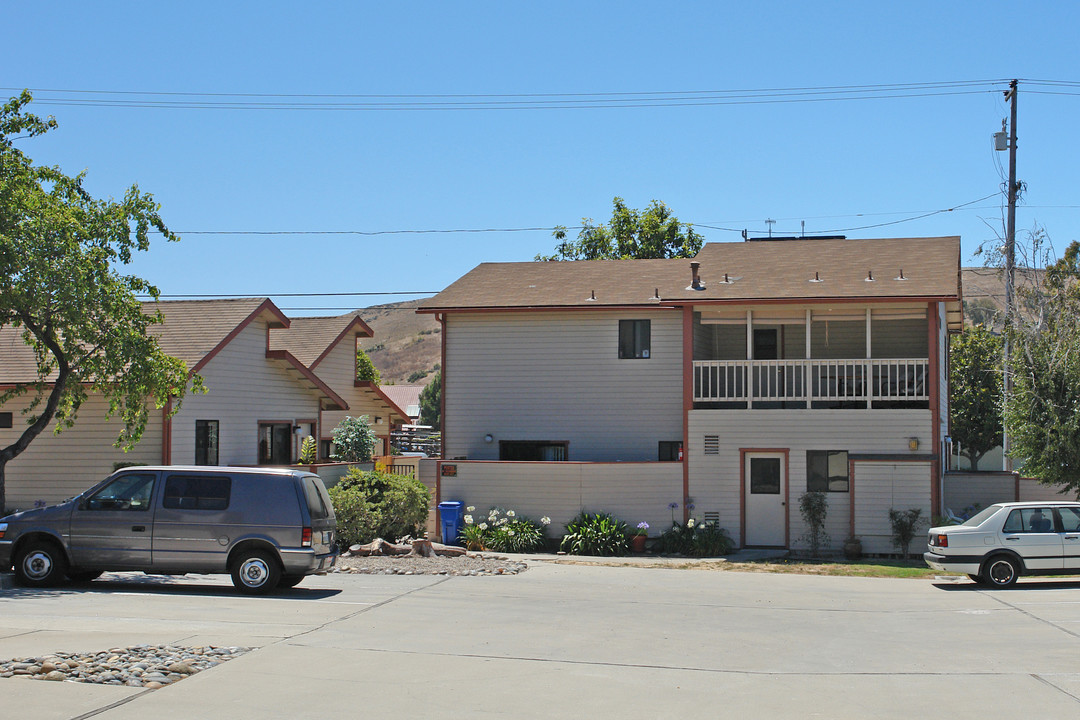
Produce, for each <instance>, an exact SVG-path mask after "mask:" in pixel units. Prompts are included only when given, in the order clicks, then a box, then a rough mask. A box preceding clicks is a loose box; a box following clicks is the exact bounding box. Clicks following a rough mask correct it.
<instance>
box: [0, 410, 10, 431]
mask: <svg viewBox="0 0 1080 720" xmlns="http://www.w3.org/2000/svg"><path fill="white" fill-rule="evenodd" d="M11 423H12V416H11V413H9V412H0V428H9V427H11Z"/></svg>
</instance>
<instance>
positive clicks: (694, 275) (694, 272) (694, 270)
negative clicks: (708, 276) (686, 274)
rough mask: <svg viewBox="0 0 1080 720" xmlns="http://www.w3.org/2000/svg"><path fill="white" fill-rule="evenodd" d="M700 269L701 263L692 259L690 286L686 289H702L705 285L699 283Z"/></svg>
mask: <svg viewBox="0 0 1080 720" xmlns="http://www.w3.org/2000/svg"><path fill="white" fill-rule="evenodd" d="M700 269H701V263H699V262H698V261H697V260H694V261H692V262H691V263H690V287H688V288H686V289H687V290H704V289H705V286H704V285H702V284H701V275H700V273H699V272H698V271H699V270H700Z"/></svg>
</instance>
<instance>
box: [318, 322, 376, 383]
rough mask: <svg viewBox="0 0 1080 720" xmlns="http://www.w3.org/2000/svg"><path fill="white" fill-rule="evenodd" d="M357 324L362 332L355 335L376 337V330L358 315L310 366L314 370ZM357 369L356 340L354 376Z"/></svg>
mask: <svg viewBox="0 0 1080 720" xmlns="http://www.w3.org/2000/svg"><path fill="white" fill-rule="evenodd" d="M357 325H359V326H360V332H357V333H356V334H355V335H354V337H358V336H361V335H363V336H364V337H374V336H375V332H374V331H373V330H372V329H371V327H370V326H369V325H368V324H367V323H366V322H364V321H363V320H362V319H361V318H360V316H359V315H357V316H355V317H354V318H353V319H352V322H350V323H349V324H348V325H346V326H345V329H344V330H342V331H341V332H340V333H338V336H337V337H336V338H334V339H333V340H331V341H330V344H329V345H327V346H326V349H325V350H323V351H322V352H321V353H320V354H319V357H317V358H315V360H314V361H313V362H312V363H311V365H310V366H309V367H310V368H311V369H312V370H314V369H315V366H316V365H318V364H319V363H321V362H322V361H323V360H325V359H326V356H327V355H329V354H330V351H332V350H333V349H334V347H335V346H336V345H337V344H338V343H339V342H341V341H342V340H344V339H345V336H346V335H348V334H349V332H350V331H351V330H352V329H353V328H354V327H355V326H357ZM355 370H356V344H355V342H354V343H353V371H354V372H353V376H354V377H355V375H356V373H355Z"/></svg>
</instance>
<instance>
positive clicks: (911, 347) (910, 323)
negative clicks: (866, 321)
mask: <svg viewBox="0 0 1080 720" xmlns="http://www.w3.org/2000/svg"><path fill="white" fill-rule="evenodd" d="M927 332H928V331H927V326H926V320H883V319H881V318H874V319H873V320H872V321H871V323H870V354H871V356H873V357H876V358H925V357H928V356H929V350H928V349H927V343H928V342H929V335H928V334H927ZM864 354H865V353H864Z"/></svg>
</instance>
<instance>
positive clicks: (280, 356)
mask: <svg viewBox="0 0 1080 720" xmlns="http://www.w3.org/2000/svg"><path fill="white" fill-rule="evenodd" d="M266 358H267V359H268V360H284V361H285V362H287V363H289V364H290V365H292V366H293V367H295V368H296V370H297V371H298V372H299V373H300V374H301V375H303V376H304V377H305V378H306V379H307V380H309V381H310V382H311V383H312V384H314V385H315V387H317V388H318V389H319V391H320V392H322V393H323V394H324V395H325V396H326V398H327V399H328V400H330V401H331V402H332V403H334V404H336V405H337V406H338V407H336V408H328V409H330V410H348V409H349V403H347V402H345V398H343V397H341V396H340V395H338V394H337V393H336V392H334V391H333V390H332V389H331V388H330V386H329V385H327V384H326V383H324V382H323V381H322V380H321V379H320V378H319V376H318V375H316V374H315V373H313V372H311V370H309V369H308V368H307V367H306V366H305V365H304V363H302V362H300V361H299V360H297V359H296V358H295V357H294V356H293V354H292V353H291V352H289V351H288V350H267V351H266Z"/></svg>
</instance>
